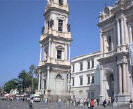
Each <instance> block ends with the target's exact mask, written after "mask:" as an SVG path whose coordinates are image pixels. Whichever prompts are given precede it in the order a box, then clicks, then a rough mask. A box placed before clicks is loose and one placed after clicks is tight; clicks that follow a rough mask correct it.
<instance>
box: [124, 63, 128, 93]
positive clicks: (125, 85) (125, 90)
mask: <svg viewBox="0 0 133 109" xmlns="http://www.w3.org/2000/svg"><path fill="white" fill-rule="evenodd" d="M127 72H128V71H127V64H126V63H124V64H123V89H124V90H123V91H124V94H127V92H128V84H127V82H128V80H127Z"/></svg>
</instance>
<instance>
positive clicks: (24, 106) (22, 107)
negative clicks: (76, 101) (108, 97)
mask: <svg viewBox="0 0 133 109" xmlns="http://www.w3.org/2000/svg"><path fill="white" fill-rule="evenodd" d="M0 109H29V105H28V103H27V102H23V101H19V102H15V101H13V102H9V101H1V100H0ZM33 109H88V108H87V107H86V106H73V105H69V104H62V105H61V107H59V106H58V104H57V103H49V104H48V105H47V104H44V103H42V102H39V103H34V104H33ZM94 109H129V107H128V106H121V107H112V106H107V107H106V108H104V107H102V106H98V107H94ZM132 109H133V108H132Z"/></svg>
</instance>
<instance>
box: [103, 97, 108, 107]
mask: <svg viewBox="0 0 133 109" xmlns="http://www.w3.org/2000/svg"><path fill="white" fill-rule="evenodd" d="M106 104H107V101H106V99H105V100H104V101H103V107H106Z"/></svg>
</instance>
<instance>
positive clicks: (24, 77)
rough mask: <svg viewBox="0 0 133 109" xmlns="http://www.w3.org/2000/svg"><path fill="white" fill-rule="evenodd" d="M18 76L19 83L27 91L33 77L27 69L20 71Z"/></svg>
mask: <svg viewBox="0 0 133 109" xmlns="http://www.w3.org/2000/svg"><path fill="white" fill-rule="evenodd" d="M18 78H19V84H20V86H21V88H22V90H23V92H24V91H25V89H26V88H29V87H31V79H32V78H31V77H30V75H29V74H28V73H27V72H26V71H25V70H23V71H22V72H20V73H19V76H18Z"/></svg>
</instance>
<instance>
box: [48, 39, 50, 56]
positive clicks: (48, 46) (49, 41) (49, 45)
mask: <svg viewBox="0 0 133 109" xmlns="http://www.w3.org/2000/svg"><path fill="white" fill-rule="evenodd" d="M48 47H49V49H48V51H49V52H48V56H49V57H51V39H50V40H49V46H48Z"/></svg>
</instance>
